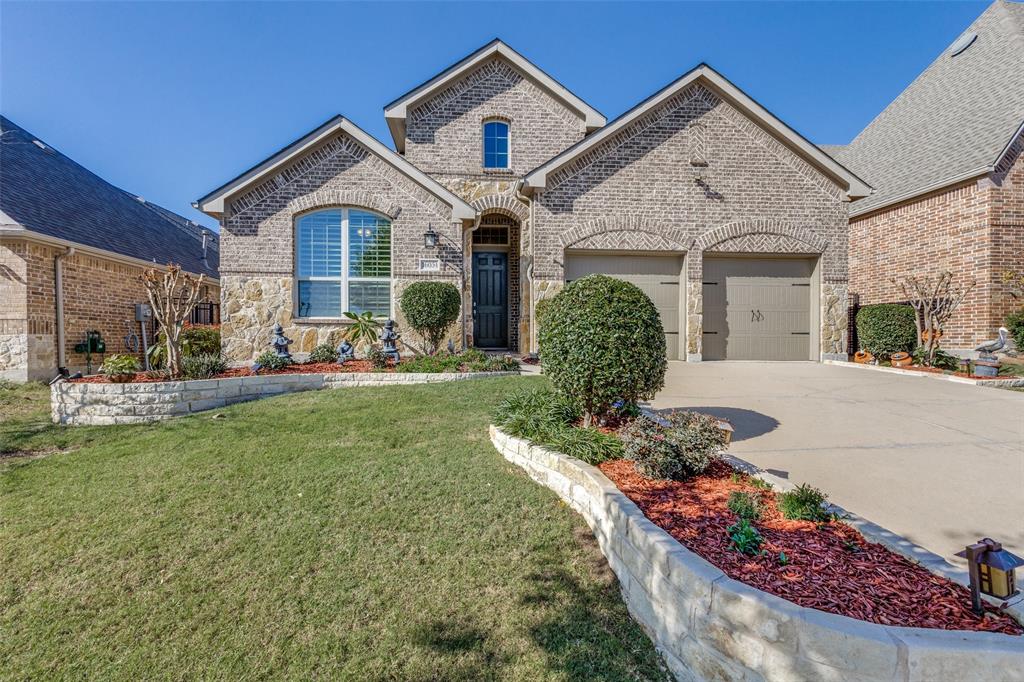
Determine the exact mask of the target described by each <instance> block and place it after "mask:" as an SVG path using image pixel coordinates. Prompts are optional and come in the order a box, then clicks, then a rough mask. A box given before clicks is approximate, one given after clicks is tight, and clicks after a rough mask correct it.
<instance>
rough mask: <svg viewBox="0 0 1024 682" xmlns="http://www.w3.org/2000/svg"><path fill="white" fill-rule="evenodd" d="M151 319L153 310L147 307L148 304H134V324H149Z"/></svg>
mask: <svg viewBox="0 0 1024 682" xmlns="http://www.w3.org/2000/svg"><path fill="white" fill-rule="evenodd" d="M151 319H153V309H152V308H150V307H149V304H148V303H136V304H135V321H136V322H149V321H150V320H151Z"/></svg>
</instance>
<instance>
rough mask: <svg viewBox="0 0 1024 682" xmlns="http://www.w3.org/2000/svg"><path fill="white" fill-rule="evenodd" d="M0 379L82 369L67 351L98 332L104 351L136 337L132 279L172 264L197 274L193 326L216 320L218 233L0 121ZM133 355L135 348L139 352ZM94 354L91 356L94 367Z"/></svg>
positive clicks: (137, 299) (139, 298)
mask: <svg viewBox="0 0 1024 682" xmlns="http://www.w3.org/2000/svg"><path fill="white" fill-rule="evenodd" d="M0 133H2V134H0V378H2V379H8V380H14V381H27V380H28V381H33V380H44V381H45V380H49V379H51V378H53V377H54V376H55V375H56V374H57V372H58V368H59V367H64V368H67V369H69V370H70V371H84V370H85V369H86V358H85V356H84V355H82V354H80V353H76V352H75V345H76V344H78V343H80V342H82V341H84V339H85V334H86V332H87V331H91V330H94V331H99V332H100V334H101V336H102V338H103V340H104V342H105V344H106V350H107V352H108V353H124V352H130V351H132V349H131V348H128V347H127V346H126V342H125V338H126V337H127V336H128V329H129V327H132V328H134V330H135V331H136V333H137V334H138V335H139V336H141V326H140V325H139V324H138V323H136V322H135V304H137V303H144V302H146V300H147V299H146V293H145V290H144V288H143V286H142V283H141V281H140V276H141V275H142V273H143V271H144V270H145V269H146V268H147V267H153V265H154V264H159V265H165V264H166V263H168V262H174V263H178V264H179V265H181V266H182V267H183V268H184V269H185V270H187V271H189V272H192V273H194V274H202V275H204V276H205V278H206V279H205V283H206V287H207V292H206V294H205V296H204V298H203V304H202V305H201V306H198V307H197V310H196V311H195V312H194V318H195V321H197V322H209V321H215V320H216V315H217V311H216V309H217V307H218V304H215V303H213V302H214V301H218V300H219V296H220V287H219V281H218V279H217V261H218V251H217V247H218V244H217V236H216V235H215V234H213V233H212V232H211V231H209V230H205V229H203V228H201V227H200V226H198V225H196V224H195V223H192V222H191V221H189V220H187V219H185V218H183V217H181V216H179V215H177V214H175V213H173V212H171V211H168V210H167V209H165V208H162V207H160V206H157V205H156V204H153V203H152V202H148V201H145V200H143V199H142V198H141V197H137V196H134V195H132V194H129V193H128V192H125V191H124V190H121V189H119V188H117V187H114V186H113V185H111V184H110V183H108V182H106V181H104V180H103V179H102V178H100V177H98V176H97V175H95V174H94V173H92V172H90V171H89V170H88V169H86V168H84V167H82V166H81V165H79V164H77V163H75V162H74V161H73V160H71V159H69V158H68V157H66V156H64V155H63V154H61V153H60V152H58V151H57V150H56V149H54V148H52V147H51V146H49V145H48V144H46V143H45V142H43V141H42V140H40V139H39V138H37V137H35V136H34V135H32V134H31V133H29V132H28V131H26V130H24V129H23V128H21V127H19V126H18V125H16V124H14V123H13V122H11V121H10V120H8V119H6V118H3V117H0ZM137 352H141V349H138V350H137ZM102 359H103V356H102V355H99V356H95V357H94V358H93V369H94V370H95V368H96V367H98V366H99V364H100V363H101V362H102Z"/></svg>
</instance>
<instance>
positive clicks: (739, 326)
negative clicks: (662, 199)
mask: <svg viewBox="0 0 1024 682" xmlns="http://www.w3.org/2000/svg"><path fill="white" fill-rule="evenodd" d="M813 270H814V262H813V261H810V260H806V259H783V258H705V259H704V286H703V292H704V343H703V351H702V356H703V358H704V359H705V360H809V359H811V273H812V272H813Z"/></svg>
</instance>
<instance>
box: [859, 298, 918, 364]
mask: <svg viewBox="0 0 1024 682" xmlns="http://www.w3.org/2000/svg"><path fill="white" fill-rule="evenodd" d="M916 319H917V313H915V312H914V309H913V308H911V307H910V306H908V305H900V304H895V303H879V304H877V305H867V306H864V307H863V308H861V309H860V310H859V311H858V312H857V339H858V341H859V342H860V348H861V350H865V351H868V352H869V353H871V354H872V355H874V356H875V357H876V358H878V359H879V360H888V359H889V357H890V356H891V355H892V354H893V353H909V352H910V351H911V349H913V348H914V346H915V345H916V344H917V323H916V322H915V320H916Z"/></svg>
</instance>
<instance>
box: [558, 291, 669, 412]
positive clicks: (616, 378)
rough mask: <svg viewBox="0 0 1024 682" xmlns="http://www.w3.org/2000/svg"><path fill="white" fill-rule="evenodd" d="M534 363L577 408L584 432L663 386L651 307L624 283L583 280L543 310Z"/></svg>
mask: <svg viewBox="0 0 1024 682" xmlns="http://www.w3.org/2000/svg"><path fill="white" fill-rule="evenodd" d="M539 336H540V356H541V361H542V364H543V367H544V373H545V374H547V375H548V378H549V379H550V380H551V383H552V385H554V387H555V390H556V391H557V392H558V393H559V394H561V395H562V396H564V397H566V398H567V399H569V400H572V401H574V402H575V403H576V404H577V405H579V408H580V410H582V412H583V425H584V426H585V427H586V426H590V424H591V422H592V421H593V419H594V418H595V417H596V418H601V417H603V416H604V415H606V414H607V413H608V412H609V410H610V409H611V406H612V405H613V404H614V403H615V402H616V401H618V400H623V401H626V402H636V401H638V400H645V399H649V398H651V397H653V396H654V394H655V393H656V392H657V391H658V390H659V389H661V387H662V386H663V385H664V383H665V369H666V367H667V363H666V359H665V333H664V330H663V329H662V326H661V318H660V316H659V315H658V309H657V308H655V306H654V304H653V303H652V302H651V299H650V298H648V297H647V295H646V294H644V292H642V291H641V290H640V289H639V288H638V287H636V286H635V285H633V284H630V283H629V282H623V281H622V280H618V279H614V278H612V277H608V276H606V275H588V276H586V277H583V278H581V279H578V280H576V281H574V282H572V283H571V284H569V285H567V286H566V287H565V288H564V289H563V290H562V291H561V292H560V293H559V294H558V295H557V296H555V297H554V298H553V299H551V302H550V303H548V304H547V305H546V307H545V309H544V315H543V324H541V325H540V335H539Z"/></svg>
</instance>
